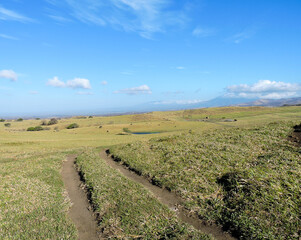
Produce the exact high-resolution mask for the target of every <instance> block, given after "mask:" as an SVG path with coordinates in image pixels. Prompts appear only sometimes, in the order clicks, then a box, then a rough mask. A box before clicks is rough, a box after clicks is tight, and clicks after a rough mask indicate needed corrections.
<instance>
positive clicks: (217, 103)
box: [194, 96, 256, 108]
mask: <svg viewBox="0 0 301 240" xmlns="http://www.w3.org/2000/svg"><path fill="white" fill-rule="evenodd" d="M255 100H256V99H246V98H229V97H224V96H221V97H217V98H213V99H211V100H209V101H204V102H201V103H199V104H196V105H195V107H194V108H198V107H200V108H202V107H225V106H234V105H238V104H244V103H247V102H250V101H252V102H253V101H255Z"/></svg>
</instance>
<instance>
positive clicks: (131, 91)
mask: <svg viewBox="0 0 301 240" xmlns="http://www.w3.org/2000/svg"><path fill="white" fill-rule="evenodd" d="M114 93H124V94H128V95H138V94H152V90H151V89H150V87H149V86H147V85H142V86H139V87H133V88H125V89H121V90H118V91H115V92H114Z"/></svg>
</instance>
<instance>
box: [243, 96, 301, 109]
mask: <svg viewBox="0 0 301 240" xmlns="http://www.w3.org/2000/svg"><path fill="white" fill-rule="evenodd" d="M300 104H301V97H297V98H282V99H258V100H255V101H250V102H247V103H240V104H237V105H238V106H241V107H244V106H265V107H280V106H285V105H288V106H290V105H291V106H293V105H300Z"/></svg>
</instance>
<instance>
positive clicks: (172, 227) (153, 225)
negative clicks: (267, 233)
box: [76, 151, 211, 239]
mask: <svg viewBox="0 0 301 240" xmlns="http://www.w3.org/2000/svg"><path fill="white" fill-rule="evenodd" d="M76 163H77V165H78V166H79V168H80V171H81V172H82V173H83V177H84V179H85V182H86V185H87V187H88V189H89V191H90V193H91V198H92V201H93V204H94V205H95V208H96V212H97V213H98V214H99V217H100V219H99V220H100V227H101V229H102V230H103V234H104V237H106V238H110V237H112V236H114V238H116V239H136V238H137V239H211V238H210V237H209V236H208V235H205V234H202V233H200V232H199V231H197V230H195V229H193V228H192V227H189V226H187V225H186V224H181V223H179V222H178V220H177V218H176V216H175V213H173V212H172V211H170V210H169V209H168V208H167V207H165V206H163V205H162V204H161V203H159V202H158V200H156V199H155V198H154V197H153V196H152V195H151V194H150V193H149V192H148V191H147V190H145V189H144V188H143V187H142V186H141V185H139V184H137V183H135V182H133V181H131V180H129V179H127V178H126V177H124V176H123V175H121V174H120V173H119V172H118V171H116V170H114V169H112V168H110V167H109V166H108V165H107V164H106V162H105V161H104V160H102V159H100V157H99V155H98V153H97V152H95V151H94V152H93V151H86V152H85V153H83V154H81V155H80V156H78V157H77V160H76Z"/></svg>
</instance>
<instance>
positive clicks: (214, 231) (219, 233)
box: [100, 150, 236, 240]
mask: <svg viewBox="0 0 301 240" xmlns="http://www.w3.org/2000/svg"><path fill="white" fill-rule="evenodd" d="M100 157H101V158H102V159H104V160H105V161H106V162H107V164H108V165H109V166H111V167H112V168H114V169H117V170H119V171H120V172H121V173H122V174H123V175H124V176H126V177H127V178H129V179H131V180H133V181H135V182H137V183H140V184H142V185H143V186H144V187H145V188H147V189H148V190H149V191H151V192H152V193H153V194H154V196H155V197H156V198H157V199H158V200H159V201H160V202H161V203H163V204H165V205H167V206H168V207H169V208H170V209H171V210H173V211H175V212H176V214H177V216H178V218H179V219H180V220H181V221H182V222H185V223H187V224H189V225H192V226H193V227H194V228H196V229H198V230H200V231H201V232H203V233H207V234H211V235H212V236H213V237H214V238H215V239H217V240H234V239H236V238H234V237H233V236H231V235H230V234H229V233H228V232H225V231H223V229H222V228H221V227H219V226H217V225H214V224H209V223H207V222H205V221H202V220H201V219H199V217H198V216H197V215H196V214H194V213H191V212H189V211H188V210H187V209H185V208H183V207H182V206H183V205H182V203H183V200H182V199H180V198H179V197H178V196H177V195H176V194H175V193H173V192H170V191H168V190H167V189H164V188H160V187H158V186H155V185H153V184H152V183H150V182H149V180H148V179H146V178H145V177H143V176H140V175H138V174H137V173H135V172H134V171H132V170H130V169H128V167H127V166H125V165H122V164H120V163H118V162H116V161H114V158H113V156H112V155H110V154H109V150H106V151H102V152H101V153H100Z"/></svg>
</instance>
